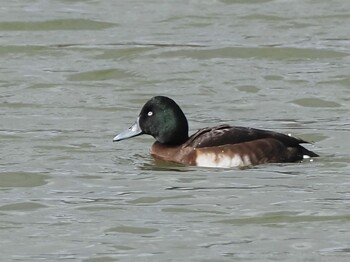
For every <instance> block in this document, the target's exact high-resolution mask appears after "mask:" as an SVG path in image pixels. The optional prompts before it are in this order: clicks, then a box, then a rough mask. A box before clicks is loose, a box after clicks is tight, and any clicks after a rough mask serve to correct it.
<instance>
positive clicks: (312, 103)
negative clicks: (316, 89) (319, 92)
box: [291, 98, 341, 107]
mask: <svg viewBox="0 0 350 262" xmlns="http://www.w3.org/2000/svg"><path fill="white" fill-rule="evenodd" d="M291 102H292V103H293V104H296V105H299V106H303V107H341V104H339V103H337V102H333V101H327V100H323V99H319V98H301V99H296V100H293V101H291Z"/></svg>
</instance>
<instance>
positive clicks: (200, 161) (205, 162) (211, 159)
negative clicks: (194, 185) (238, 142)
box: [196, 153, 251, 168]
mask: <svg viewBox="0 0 350 262" xmlns="http://www.w3.org/2000/svg"><path fill="white" fill-rule="evenodd" d="M196 164H197V166H204V167H223V168H228V167H237V166H245V165H250V164H251V163H250V161H249V157H248V156H244V157H243V159H242V158H241V157H240V156H239V155H237V154H236V155H234V156H232V157H231V156H227V155H225V154H219V155H218V156H216V155H215V154H214V153H200V154H199V155H198V156H197V159H196Z"/></svg>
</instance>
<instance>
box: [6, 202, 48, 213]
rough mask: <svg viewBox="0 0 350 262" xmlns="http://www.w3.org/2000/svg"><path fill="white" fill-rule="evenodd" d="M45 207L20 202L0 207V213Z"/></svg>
mask: <svg viewBox="0 0 350 262" xmlns="http://www.w3.org/2000/svg"><path fill="white" fill-rule="evenodd" d="M44 207H46V206H45V205H43V204H39V203H33V202H21V203H14V204H7V205H3V206H0V211H30V210H36V209H40V208H44Z"/></svg>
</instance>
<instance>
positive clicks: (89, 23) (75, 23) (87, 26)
mask: <svg viewBox="0 0 350 262" xmlns="http://www.w3.org/2000/svg"><path fill="white" fill-rule="evenodd" d="M116 25H117V24H114V23H107V22H98V21H94V20H89V19H56V20H49V21H35V22H28V21H26V22H17V21H16V22H1V23H0V30H1V31H39V30H99V29H106V28H111V27H114V26H116Z"/></svg>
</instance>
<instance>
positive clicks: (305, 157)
mask: <svg viewBox="0 0 350 262" xmlns="http://www.w3.org/2000/svg"><path fill="white" fill-rule="evenodd" d="M303 158H304V159H308V158H311V156H308V155H303Z"/></svg>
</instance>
